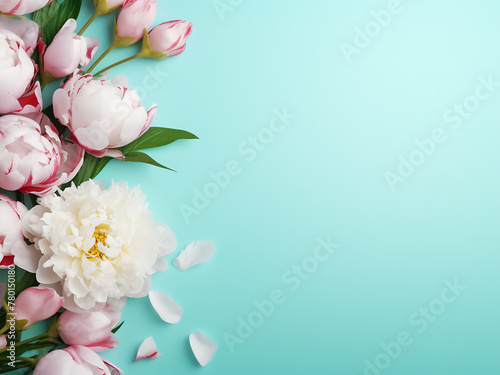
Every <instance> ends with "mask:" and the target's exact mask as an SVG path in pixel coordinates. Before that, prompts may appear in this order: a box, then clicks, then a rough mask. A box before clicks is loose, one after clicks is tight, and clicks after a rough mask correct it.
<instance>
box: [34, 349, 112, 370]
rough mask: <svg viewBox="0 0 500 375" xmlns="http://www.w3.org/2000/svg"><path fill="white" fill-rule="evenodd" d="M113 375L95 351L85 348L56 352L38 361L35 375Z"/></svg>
mask: <svg viewBox="0 0 500 375" xmlns="http://www.w3.org/2000/svg"><path fill="white" fill-rule="evenodd" d="M54 374H73V375H84V374H85V375H91V374H99V375H111V372H110V370H109V368H108V366H107V365H106V364H105V363H104V362H103V360H102V358H101V357H99V355H98V354H97V353H95V352H94V351H92V350H90V349H88V348H86V347H84V346H79V345H75V346H70V347H68V348H65V349H62V350H61V349H59V350H54V351H52V352H50V353H48V354H46V355H45V356H43V357H42V358H41V359H40V361H38V363H37V365H36V367H35V371H34V372H33V375H54Z"/></svg>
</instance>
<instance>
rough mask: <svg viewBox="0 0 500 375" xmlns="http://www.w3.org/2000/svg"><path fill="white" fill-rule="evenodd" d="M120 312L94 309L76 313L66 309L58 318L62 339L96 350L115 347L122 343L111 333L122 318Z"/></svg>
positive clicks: (71, 343)
mask: <svg viewBox="0 0 500 375" xmlns="http://www.w3.org/2000/svg"><path fill="white" fill-rule="evenodd" d="M120 316H121V314H120V312H108V311H94V312H82V313H75V312H71V311H65V312H63V313H62V314H61V316H60V317H59V319H58V323H59V324H60V326H59V327H58V328H57V330H58V331H59V335H60V336H61V339H62V340H63V341H64V342H65V343H66V344H68V345H82V346H85V347H87V348H89V349H92V350H93V351H95V352H101V351H104V350H106V349H113V348H115V347H117V346H118V345H119V344H120V341H119V340H118V339H117V338H116V336H115V335H114V334H113V333H111V330H112V329H113V327H114V326H115V325H116V324H117V323H118V321H119V320H120Z"/></svg>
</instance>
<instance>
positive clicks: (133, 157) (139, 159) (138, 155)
mask: <svg viewBox="0 0 500 375" xmlns="http://www.w3.org/2000/svg"><path fill="white" fill-rule="evenodd" d="M125 161H132V162H135V163H145V164H151V165H154V166H155V167H159V168H163V169H168V170H169V171H173V172H176V171H174V170H173V169H171V168H168V167H165V166H164V165H162V164H160V163H158V162H157V161H156V160H154V159H153V158H152V157H151V156H149V155H147V154H145V153H143V152H130V153H128V154H127V155H125Z"/></svg>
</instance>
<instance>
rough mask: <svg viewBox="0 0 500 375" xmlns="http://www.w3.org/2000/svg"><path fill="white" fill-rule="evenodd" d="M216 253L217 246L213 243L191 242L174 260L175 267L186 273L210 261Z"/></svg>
mask: <svg viewBox="0 0 500 375" xmlns="http://www.w3.org/2000/svg"><path fill="white" fill-rule="evenodd" d="M214 252H215V244H214V243H213V242H212V241H198V242H196V241H195V242H191V243H190V244H189V245H188V246H187V247H186V248H185V249H184V250H182V251H181V253H180V254H179V256H178V257H177V258H175V259H174V266H176V267H177V268H178V269H179V271H185V270H187V269H188V268H191V267H193V266H196V265H197V264H200V263H205V262H206V261H208V260H209V259H210V258H211V257H212V255H214Z"/></svg>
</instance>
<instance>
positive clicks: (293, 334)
mask: <svg viewBox="0 0 500 375" xmlns="http://www.w3.org/2000/svg"><path fill="white" fill-rule="evenodd" d="M84 3H86V5H85V9H84V11H83V12H82V14H81V16H80V18H79V20H78V21H79V23H80V25H82V24H83V22H85V21H86V20H87V19H88V17H89V16H90V14H91V10H92V5H91V2H90V1H84ZM220 3H222V4H226V8H225V9H226V11H225V12H224V13H223V14H222V16H219V14H218V13H217V11H216V10H215V5H217V2H216V1H212V0H207V1H200V0H182V1H173V0H169V1H167V0H163V1H160V4H159V7H158V13H157V16H156V20H155V24H159V23H161V22H163V21H167V20H171V19H185V20H189V21H191V22H193V24H194V29H193V35H192V36H191V37H190V38H189V41H188V48H187V50H186V51H185V52H184V53H183V54H182V55H180V56H177V57H173V58H169V59H168V60H167V61H135V62H132V63H130V64H129V65H128V66H123V67H119V68H117V69H115V70H114V71H113V74H126V75H127V76H128V78H129V80H130V84H131V86H132V87H134V88H136V89H138V90H139V92H140V93H141V96H142V98H143V103H145V104H146V105H150V104H152V103H153V102H156V103H158V106H159V110H158V115H157V117H156V120H155V125H156V126H164V127H172V128H180V129H186V130H189V131H191V132H193V133H195V134H196V135H198V136H199V138H200V140H198V141H181V142H177V143H175V144H173V145H170V146H168V147H166V148H162V149H156V150H151V151H150V152H149V154H150V155H151V156H153V157H154V158H155V159H157V160H158V161H160V162H162V163H164V164H166V165H168V166H169V167H171V168H174V169H175V170H177V171H178V172H177V173H173V172H168V171H164V170H160V169H156V168H154V167H150V166H146V165H138V164H133V163H123V162H118V161H116V162H112V163H111V164H110V165H109V166H108V167H107V168H106V169H105V170H104V171H103V173H101V175H100V176H99V178H100V179H102V180H104V181H106V182H107V183H110V181H111V180H112V179H114V180H122V179H124V180H127V181H128V182H129V184H130V185H136V184H140V185H141V188H142V189H143V190H144V192H145V193H146V194H147V195H148V200H149V205H150V208H151V210H152V211H153V215H154V217H155V218H156V219H158V220H161V221H163V222H165V223H167V224H168V225H169V226H170V227H171V228H172V229H173V230H174V231H175V233H176V235H177V238H178V242H179V246H178V249H177V251H176V252H175V253H174V254H172V255H170V256H169V257H168V259H169V261H170V263H171V261H172V260H173V258H174V257H175V256H177V255H178V253H179V252H180V250H181V249H183V248H184V247H185V246H186V245H187V244H188V243H190V242H191V241H194V240H201V239H209V240H213V241H215V243H216V245H217V250H216V253H215V255H214V256H213V258H212V259H211V260H210V261H209V262H208V263H206V264H203V265H199V266H197V267H195V268H192V269H189V270H187V271H185V272H179V271H178V270H177V269H176V268H175V267H173V266H171V267H170V268H169V269H168V270H167V271H166V272H163V273H160V274H156V275H155V276H154V278H153V288H154V289H159V290H162V291H164V292H166V293H167V294H168V295H169V296H171V297H172V298H174V299H175V300H176V301H177V302H178V303H179V304H180V305H181V306H182V307H183V309H184V311H185V315H184V317H183V318H182V319H181V321H180V322H179V323H178V324H176V325H169V324H167V323H164V322H163V321H161V320H160V318H159V317H158V316H157V315H156V313H155V312H154V310H153V309H152V307H151V306H150V304H149V301H148V299H147V298H146V299H140V300H132V299H129V301H128V302H127V305H126V307H125V309H124V311H123V318H124V319H125V325H124V326H123V328H122V329H121V330H120V331H119V332H118V337H119V338H120V340H121V342H122V343H121V345H120V346H119V347H118V348H117V349H115V350H112V351H108V352H105V353H103V356H104V357H106V358H108V359H109V360H111V361H113V362H115V363H116V364H118V365H119V366H120V367H121V368H122V369H123V370H124V371H125V373H127V374H140V373H142V374H192V373H200V374H201V373H204V374H217V375H223V374H335V375H337V374H338V375H344V374H377V371H380V373H383V374H398V375H400V374H405V375H411V374H426V375H429V374H440V375H447V374H450V375H451V374H453V375H460V374H463V375H466V374H498V373H500V360H499V356H498V350H499V349H500V319H499V316H500V298H499V296H500V293H499V292H500V272H499V271H498V269H499V266H500V253H499V245H500V232H499V230H498V222H499V220H500V194H499V191H500V173H499V169H500V152H499V147H498V139H499V138H500V128H499V127H498V119H499V117H500V106H499V105H498V101H499V98H500V92H499V91H500V90H499V88H498V87H497V88H496V89H492V90H491V91H493V92H490V95H489V98H487V99H484V100H481V101H480V102H479V105H478V108H477V110H475V111H472V112H471V113H470V114H469V117H468V118H466V119H465V118H464V119H463V121H461V126H460V127H459V128H458V129H454V128H453V124H452V123H450V122H446V121H445V120H444V118H443V116H444V114H445V112H447V111H448V110H453V108H454V107H453V106H454V104H455V103H462V102H463V101H464V100H465V99H466V98H468V97H469V96H471V95H474V94H475V90H476V87H477V86H478V85H479V84H480V81H479V80H478V78H479V77H484V78H485V79H488V77H489V76H491V77H492V79H493V80H495V81H496V82H499V81H500V48H499V46H500V27H499V23H498V17H499V14H500V2H498V1H493V0H490V1H488V0H483V1H480V2H478V1H472V0H470V1H467V0H454V1H444V0H440V1H431V0H422V1H405V2H402V3H401V5H400V8H401V9H402V11H401V12H400V13H399V14H396V15H392V16H391V20H390V22H389V24H388V25H387V26H386V27H383V28H382V27H380V30H379V31H380V32H379V33H376V31H377V30H376V25H375V26H374V25H373V24H372V23H370V22H371V21H373V20H374V16H373V14H372V13H371V12H372V11H377V12H379V11H381V10H383V9H387V8H388V4H389V2H387V1H376V0H370V1H368V0H356V1H352V2H346V1H327V0H313V1H307V2H306V1H298V0H287V1H284V0H281V1H277V0H265V1H264V0H253V1H238V0H232V1H230V0H221V1H220V2H219V4H220ZM231 4H232V5H231ZM398 9H399V8H398ZM111 22H112V20H111V17H107V18H103V19H99V20H98V21H97V22H96V23H95V24H94V25H92V27H91V28H90V29H89V30H88V31H87V33H86V34H87V35H96V36H99V37H100V38H101V43H102V47H107V45H108V43H109V41H110V39H109V37H110V33H111V28H110V24H111ZM368 25H371V26H368ZM366 27H372V28H375V29H372V32H374V33H375V34H378V35H376V36H375V37H372V38H370V43H369V45H368V46H367V47H365V48H361V49H360V51H359V53H357V54H353V55H352V56H351V57H352V59H351V61H350V62H348V61H347V59H346V58H345V56H344V54H343V52H342V45H343V44H342V43H349V44H351V45H354V38H355V35H356V31H355V29H356V28H359V29H365V28H366ZM373 30H375V31H373ZM104 35H108V37H103V36H104ZM344 46H345V45H344ZM102 47H101V50H102ZM132 50H133V48H132V49H129V50H120V51H115V52H114V53H113V54H111V55H110V56H109V57H108V58H107V59H106V60H105V62H107V63H112V62H114V61H116V60H117V59H118V58H119V57H126V56H129V55H130V54H132ZM105 65H107V64H103V65H102V66H101V67H104V66H105ZM148 69H149V70H148ZM153 86H154V87H153ZM53 88H54V86H52V89H53ZM48 91H50V90H48ZM481 92H482V94H484V93H485V92H486V91H484V89H482V91H481ZM46 95H48V94H47V93H46ZM470 100H472V99H470V98H469V103H474V101H473V100H472V101H470ZM284 108H285V109H286V111H287V112H288V113H290V114H293V115H295V116H296V117H295V118H294V119H293V120H290V123H289V124H288V125H286V126H285V129H284V130H283V131H281V132H278V133H276V134H275V135H274V139H273V140H272V141H271V142H269V143H268V144H266V145H265V147H264V148H263V149H262V150H259V151H257V152H256V155H255V158H254V159H253V160H251V161H248V160H247V157H248V155H249V154H244V150H243V149H245V150H246V149H248V147H250V146H249V145H248V144H244V145H243V146H241V144H242V142H246V141H247V142H248V137H251V136H257V135H258V134H259V133H260V134H261V136H262V137H265V136H266V135H269V134H270V133H269V132H268V131H266V130H263V129H265V128H266V127H268V126H269V124H270V121H271V120H272V119H273V118H274V117H275V114H274V110H283V109H284ZM437 128H440V129H442V130H443V132H444V134H445V136H446V141H445V142H444V143H441V144H439V145H437V146H436V149H435V151H434V152H433V153H432V155H429V156H427V157H425V161H424V162H423V163H422V164H421V165H420V166H419V167H418V168H416V169H415V171H414V172H413V174H412V175H411V176H409V177H408V178H407V179H406V180H405V181H404V182H403V183H399V184H397V185H396V189H395V191H391V189H390V188H389V186H388V183H387V181H386V177H385V174H386V172H388V171H389V172H393V173H396V172H397V168H398V165H399V163H400V161H399V157H400V155H402V156H403V157H405V158H408V157H409V155H410V154H411V153H412V152H414V151H415V150H418V148H417V147H416V145H415V143H414V141H415V139H419V140H423V139H426V138H430V137H431V134H432V133H433V131H434V130H435V129H437ZM240 147H243V149H240V151H239V148H240ZM242 151H243V153H242ZM415 157H417V156H415ZM233 160H234V161H236V162H238V163H239V166H240V173H239V174H238V175H237V176H232V177H231V180H230V182H229V183H228V184H227V186H226V187H224V188H220V189H219V190H220V191H219V192H218V194H217V196H216V197H214V198H212V199H209V204H208V205H207V207H206V208H204V209H202V210H200V212H199V214H197V215H193V216H191V218H190V220H189V221H190V222H189V223H188V222H187V221H186V220H185V219H184V217H183V215H182V214H181V211H180V205H181V204H185V205H191V206H192V200H193V198H194V196H195V193H194V190H193V189H199V190H200V191H203V190H204V189H205V188H206V187H207V186H208V185H210V183H211V182H212V181H213V178H212V177H211V173H212V174H213V173H218V172H220V171H222V170H224V169H225V168H226V165H227V163H228V162H230V161H233ZM212 188H213V186H212ZM209 189H210V188H209ZM214 195H215V194H214ZM327 236H330V237H331V239H332V240H333V241H334V242H338V243H339V244H340V246H339V248H338V250H337V251H336V252H335V253H334V254H333V255H332V256H331V257H329V258H328V259H327V260H325V261H324V262H322V263H320V264H319V266H318V267H317V269H316V270H315V271H313V272H311V273H310V274H308V275H307V276H308V279H307V280H302V281H301V282H300V287H299V288H298V289H297V290H295V291H292V290H291V289H290V287H291V286H292V285H295V284H291V283H290V279H289V278H288V279H287V275H288V277H290V273H289V272H291V270H292V266H293V265H300V264H302V262H303V261H304V260H305V259H307V257H309V256H310V255H311V254H313V253H314V250H315V248H316V246H317V238H318V237H321V238H326V237H327ZM307 262H310V260H306V263H307ZM307 265H308V266H311V263H308V264H307ZM287 272H288V273H287ZM284 276H285V281H284V280H283V277H284ZM455 279H456V280H458V283H459V284H460V285H464V286H466V289H465V290H463V291H461V292H459V293H460V295H459V296H458V297H457V298H456V299H455V301H454V302H452V303H449V304H443V302H441V303H440V302H439V301H438V302H436V299H439V298H441V293H442V291H443V289H445V288H446V287H447V286H446V280H449V281H450V282H452V283H453V282H454V280H455ZM286 280H288V282H287V281H286ZM294 283H295V282H294ZM275 289H278V290H281V291H282V292H283V293H284V295H285V298H286V300H285V301H284V303H283V304H281V305H279V306H276V308H275V311H274V312H273V314H271V315H270V316H269V317H266V318H265V319H264V321H263V324H262V325H261V326H259V327H257V328H255V329H254V331H253V333H252V334H251V336H250V337H248V338H247V339H244V340H243V342H242V343H239V344H236V345H235V346H234V352H233V353H231V351H230V348H229V347H228V345H226V343H225V339H224V333H225V332H227V333H230V334H232V335H236V333H237V332H236V330H237V327H238V319H239V318H240V317H241V318H243V319H247V318H248V316H249V315H250V314H251V313H252V312H254V311H257V310H256V307H255V305H254V301H262V300H264V299H269V298H270V295H271V293H272V291H273V290H275ZM446 293H448V295H449V292H446ZM429 305H431V306H432V308H433V311H435V312H436V311H439V312H440V314H434V315H432V316H431V318H435V320H434V321H433V322H429V323H428V326H427V327H426V329H424V330H423V331H422V332H419V328H422V327H423V323H418V325H417V324H416V320H415V319H416V315H415V314H417V315H418V319H420V322H421V319H422V316H423V315H420V314H422V313H421V311H422V310H419V309H420V308H421V307H422V308H424V307H427V308H429ZM442 306H445V308H444V311H441V310H440V309H441V307H442ZM419 311H420V312H419ZM254 316H255V314H254ZM411 317H413V319H414V320H413V324H412V323H411ZM429 319H430V318H429ZM429 319H427V321H428V320H429ZM196 330H201V331H203V332H204V333H205V334H207V335H208V336H209V337H211V338H212V340H214V341H215V342H216V343H217V344H218V345H219V348H218V350H217V352H216V353H215V355H214V357H213V359H212V361H211V362H210V363H209V364H208V365H207V366H206V367H205V368H203V369H202V368H201V367H200V366H199V365H198V364H197V362H196V360H195V359H194V356H193V355H192V353H191V351H190V348H189V344H188V335H189V334H190V333H191V332H193V331H196ZM405 332H407V334H406V333H405ZM401 334H402V335H403V337H405V335H407V337H409V338H410V339H409V340H410V341H411V344H410V345H409V346H406V347H402V349H401V353H399V354H398V355H396V354H394V355H393V356H394V357H395V358H390V357H389V356H387V355H386V354H384V353H385V352H384V349H383V346H384V344H386V345H388V346H389V347H391V344H390V343H391V342H393V341H396V340H397V338H398V336H400V335H401ZM148 336H153V337H154V339H155V341H156V343H157V345H158V348H159V350H160V352H162V353H164V356H163V357H161V358H159V359H154V360H142V361H140V362H137V363H134V362H133V360H134V358H135V355H136V352H137V349H138V347H139V345H140V343H141V342H142V340H143V339H145V338H146V337H148ZM405 340H406V342H407V341H408V339H404V340H403V341H405ZM392 348H393V350H394V353H397V350H396V349H394V346H392ZM384 356H385V357H384ZM377 358H378V362H376V361H377ZM387 358H389V364H388V365H387V366H385V365H386V364H387V363H386V361H387ZM366 361H369V362H370V363H372V364H373V363H378V364H381V366H379V367H380V368H381V367H387V368H385V369H380V370H374V369H373V368H372V369H369V368H368V367H367V366H369V365H368V362H366Z"/></svg>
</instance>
